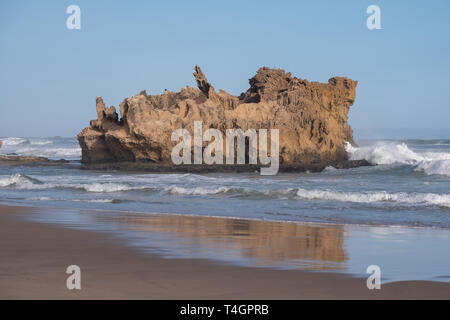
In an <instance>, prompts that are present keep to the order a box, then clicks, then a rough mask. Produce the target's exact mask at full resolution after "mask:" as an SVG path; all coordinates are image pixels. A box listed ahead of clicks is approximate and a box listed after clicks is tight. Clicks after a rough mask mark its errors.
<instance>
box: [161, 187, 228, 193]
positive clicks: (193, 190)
mask: <svg viewBox="0 0 450 320" xmlns="http://www.w3.org/2000/svg"><path fill="white" fill-rule="evenodd" d="M229 190H230V188H226V187H217V188H212V189H207V188H202V187H194V188H184V187H178V186H171V187H167V188H165V191H167V192H169V193H172V194H182V195H184V194H185V195H209V194H218V193H225V192H227V191H229Z"/></svg>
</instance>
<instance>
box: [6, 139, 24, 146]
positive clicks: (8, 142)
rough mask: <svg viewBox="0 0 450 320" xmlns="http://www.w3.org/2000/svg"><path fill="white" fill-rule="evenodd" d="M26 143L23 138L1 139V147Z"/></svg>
mask: <svg viewBox="0 0 450 320" xmlns="http://www.w3.org/2000/svg"><path fill="white" fill-rule="evenodd" d="M26 141H27V140H26V139H24V138H16V137H9V138H5V139H2V142H3V144H2V147H10V146H17V145H19V144H21V143H24V142H26Z"/></svg>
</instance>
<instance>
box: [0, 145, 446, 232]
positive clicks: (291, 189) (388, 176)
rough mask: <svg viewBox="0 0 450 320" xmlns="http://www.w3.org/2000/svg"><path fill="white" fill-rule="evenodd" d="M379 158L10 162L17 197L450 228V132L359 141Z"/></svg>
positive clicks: (54, 150)
mask: <svg viewBox="0 0 450 320" xmlns="http://www.w3.org/2000/svg"><path fill="white" fill-rule="evenodd" d="M0 139H1V140H2V141H3V146H2V148H0V154H11V153H15V154H19V155H33V156H45V157H49V158H51V159H60V158H64V159H67V160H80V158H81V150H80V148H79V146H78V143H77V141H76V139H75V138H60V137H56V138H16V137H8V138H0ZM347 149H348V151H349V152H350V154H351V159H367V160H368V161H369V162H371V163H372V164H376V166H372V167H360V168H354V169H335V168H333V167H328V168H326V169H325V170H324V171H323V172H321V173H309V172H305V173H280V174H278V175H276V176H261V175H259V173H257V172H254V173H246V174H229V173H217V174H178V173H177V174H175V173H174V174H159V173H158V174H155V173H145V172H137V173H136V172H121V171H107V172H106V171H89V170H81V169H80V164H79V163H78V162H77V161H74V162H73V163H71V164H70V165H68V166H61V167H58V166H37V167H26V166H19V167H17V166H0V199H1V200H2V201H7V202H10V203H11V202H13V203H17V204H29V205H42V206H54V207H66V208H67V207H74V208H89V209H102V210H118V211H133V212H157V213H176V214H189V215H206V216H219V217H233V218H249V219H260V220H274V221H294V222H297V221H299V222H319V223H338V224H363V225H388V226H392V225H400V226H414V227H438V228H450V140H405V141H387V140H385V141H369V140H366V141H359V142H358V147H356V148H355V147H351V146H350V145H348V146H347Z"/></svg>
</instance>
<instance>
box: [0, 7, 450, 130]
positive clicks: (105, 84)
mask: <svg viewBox="0 0 450 320" xmlns="http://www.w3.org/2000/svg"><path fill="white" fill-rule="evenodd" d="M71 4H76V5H78V6H80V8H81V30H68V29H67V28H66V19H67V17H68V14H67V13H66V8H67V7H68V6H69V5H71ZM371 4H376V5H379V6H380V8H381V25H382V29H381V30H372V31H371V30H368V29H367V28H366V19H367V17H368V15H367V14H366V8H367V7H368V6H369V5H371ZM449 58H450V1H447V0H442V1H437V0H435V1H433V0H432V1H401V0H397V1H380V0H370V1H365V0H353V1H351V0H343V1H298V0H297V1H263V0H258V1H253V0H245V1H242V0H241V1H232V0H227V1H211V0H210V1H170V0H167V1H158V2H156V1H106V0H103V1H102V0H96V1H86V0H72V1H62V0H60V1H56V0H55V1H22V0H16V1H12V0H11V1H8V0H0V70H1V71H0V92H1V94H0V121H1V122H0V136H3V137H5V136H55V135H59V136H74V135H76V134H77V133H78V132H79V131H80V130H81V129H83V128H84V127H86V126H87V125H88V123H89V120H91V119H94V118H95V117H96V113H95V97H96V96H102V97H103V98H104V100H105V102H106V104H107V105H115V106H118V104H119V103H120V102H121V101H122V100H123V98H125V97H129V96H132V95H135V94H137V93H138V92H139V91H141V90H142V89H146V90H147V92H149V93H151V94H159V93H162V92H163V90H164V89H169V90H179V89H180V88H181V87H184V86H185V85H191V86H195V82H194V79H193V77H192V69H193V67H194V65H196V64H198V65H200V66H201V67H202V69H203V71H204V72H205V74H206V76H207V77H208V79H209V80H210V82H211V83H212V84H213V85H214V86H215V88H216V89H219V88H222V89H224V90H226V91H228V92H230V93H232V94H235V95H238V94H239V93H241V92H243V91H245V90H247V88H248V79H249V78H251V77H252V76H253V75H254V73H255V72H256V70H257V69H258V68H259V67H261V66H269V67H279V68H283V69H285V70H287V71H290V72H292V73H293V75H295V76H298V77H301V78H306V79H308V80H311V81H322V82H326V81H327V80H328V78H330V77H332V76H335V75H338V76H348V77H350V78H352V79H355V80H358V81H359V85H358V88H357V99H356V102H355V105H354V106H353V107H352V109H351V112H350V123H351V125H352V126H353V128H354V131H355V136H356V137H357V138H368V137H372V138H380V137H393V138H397V137H409V138H421V137H422V138H450V99H449V97H448V94H449V91H450V59H449Z"/></svg>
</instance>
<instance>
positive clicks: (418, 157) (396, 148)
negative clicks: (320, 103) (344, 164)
mask: <svg viewBox="0 0 450 320" xmlns="http://www.w3.org/2000/svg"><path fill="white" fill-rule="evenodd" d="M345 148H346V150H347V152H348V153H349V154H350V159H351V160H360V159H365V160H367V161H369V162H370V163H372V164H378V165H383V164H396V163H399V164H406V165H411V166H413V167H414V170H416V171H422V172H424V173H425V174H428V175H432V174H439V175H446V176H450V153H445V152H423V153H420V152H415V151H413V150H411V149H410V148H409V147H408V145H407V144H406V143H394V142H377V143H375V144H374V145H371V146H365V147H358V148H357V147H353V146H352V145H351V144H350V143H346V145H345Z"/></svg>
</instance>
